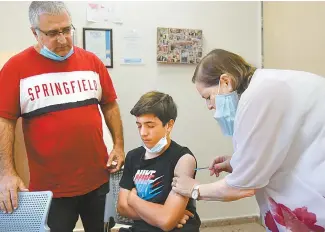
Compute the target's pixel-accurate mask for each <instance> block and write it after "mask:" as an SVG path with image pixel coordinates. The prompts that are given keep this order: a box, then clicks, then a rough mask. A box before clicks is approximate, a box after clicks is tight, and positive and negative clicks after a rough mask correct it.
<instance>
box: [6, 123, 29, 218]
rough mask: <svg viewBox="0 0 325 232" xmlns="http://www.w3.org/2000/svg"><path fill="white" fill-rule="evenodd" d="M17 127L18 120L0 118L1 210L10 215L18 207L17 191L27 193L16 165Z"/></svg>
mask: <svg viewBox="0 0 325 232" xmlns="http://www.w3.org/2000/svg"><path fill="white" fill-rule="evenodd" d="M15 127H16V120H8V119H4V118H1V117H0V210H1V211H3V212H9V213H10V212H12V211H13V208H17V207H18V196H17V189H19V190H21V191H27V189H26V187H25V185H24V183H23V181H22V180H21V179H20V177H19V176H18V174H17V172H16V170H15V165H14V157H13V145H14V139H15Z"/></svg>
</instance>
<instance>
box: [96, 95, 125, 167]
mask: <svg viewBox="0 0 325 232" xmlns="http://www.w3.org/2000/svg"><path fill="white" fill-rule="evenodd" d="M101 109H102V112H103V115H104V118H105V122H106V125H107V126H108V129H109V131H110V132H111V135H112V139H113V143H114V146H113V150H112V152H111V154H110V157H109V160H108V163H107V166H108V167H110V166H111V165H112V162H113V161H117V166H116V168H115V167H113V169H112V170H111V172H112V173H113V172H116V171H118V170H120V169H121V167H122V166H123V164H124V159H125V157H124V138H123V126H122V120H121V115H120V110H119V107H118V104H117V102H116V100H114V101H112V102H110V103H107V104H105V105H102V106H101Z"/></svg>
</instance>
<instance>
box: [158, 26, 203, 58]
mask: <svg viewBox="0 0 325 232" xmlns="http://www.w3.org/2000/svg"><path fill="white" fill-rule="evenodd" d="M201 59H202V30H196V29H181V28H166V27H158V28H157V62H158V63H167V64H198V63H199V62H200V60H201Z"/></svg>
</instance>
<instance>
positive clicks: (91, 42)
mask: <svg viewBox="0 0 325 232" xmlns="http://www.w3.org/2000/svg"><path fill="white" fill-rule="evenodd" d="M83 48H84V49H85V50H87V51H90V52H92V53H94V54H95V55H96V56H97V57H98V58H99V59H100V60H101V61H102V62H103V63H104V64H105V66H106V67H107V68H113V31H112V29H104V28H83Z"/></svg>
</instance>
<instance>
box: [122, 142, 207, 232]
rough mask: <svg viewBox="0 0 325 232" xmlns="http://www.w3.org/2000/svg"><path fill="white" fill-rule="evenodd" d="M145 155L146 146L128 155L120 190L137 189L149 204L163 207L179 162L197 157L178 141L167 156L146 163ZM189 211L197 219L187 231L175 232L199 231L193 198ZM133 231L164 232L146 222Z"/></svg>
mask: <svg viewBox="0 0 325 232" xmlns="http://www.w3.org/2000/svg"><path fill="white" fill-rule="evenodd" d="M145 153H146V150H145V149H144V148H143V147H138V148H136V149H134V150H132V151H130V152H128V154H127V156H126V160H125V165H124V171H123V176H122V179H121V181H120V187H121V188H124V189H128V190H131V189H132V188H135V187H136V189H137V192H138V196H139V197H141V198H142V199H144V200H146V201H149V202H153V203H157V204H161V205H163V204H164V203H165V201H166V199H167V197H168V195H169V193H170V191H171V190H172V186H171V183H172V181H173V177H174V170H175V167H176V164H177V162H178V160H179V159H180V158H181V157H182V156H183V155H185V154H191V155H193V154H192V152H191V151H190V150H189V149H188V148H187V147H182V146H180V145H178V144H177V143H176V142H174V141H172V142H171V144H170V146H169V147H168V148H167V150H166V151H165V152H164V153H163V154H161V155H159V156H157V157H156V158H153V159H147V160H145V159H144V156H145ZM193 156H194V155H193ZM194 177H195V174H194ZM186 209H187V210H188V211H190V212H192V213H193V214H194V215H195V216H194V218H190V219H189V220H188V221H187V223H186V224H185V225H184V227H183V228H181V229H177V228H176V229H173V230H172V231H175V232H176V231H181V232H187V231H188V232H198V231H199V227H200V225H201V221H200V218H199V216H198V214H197V213H196V206H195V201H194V200H193V199H191V198H190V200H189V202H188V204H187V206H186ZM132 231H135V232H162V231H163V230H161V229H160V228H157V227H153V226H151V225H149V224H148V223H146V222H145V221H143V220H135V221H134V224H133V226H132Z"/></svg>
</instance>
